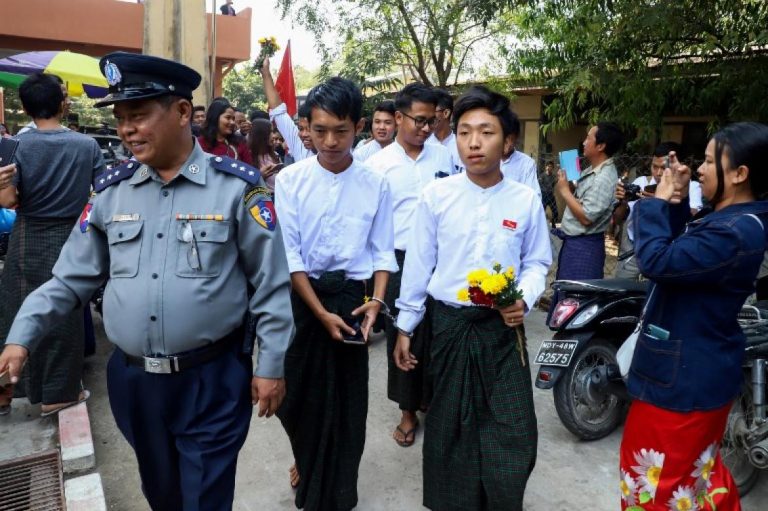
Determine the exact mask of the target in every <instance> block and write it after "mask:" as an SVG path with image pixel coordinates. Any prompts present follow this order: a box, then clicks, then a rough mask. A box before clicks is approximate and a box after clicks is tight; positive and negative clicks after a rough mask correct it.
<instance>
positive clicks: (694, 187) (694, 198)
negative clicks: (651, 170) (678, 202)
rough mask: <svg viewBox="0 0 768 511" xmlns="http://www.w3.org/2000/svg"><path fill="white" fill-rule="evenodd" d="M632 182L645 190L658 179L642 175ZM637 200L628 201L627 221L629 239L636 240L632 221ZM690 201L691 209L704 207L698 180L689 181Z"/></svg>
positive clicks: (697, 209)
mask: <svg viewBox="0 0 768 511" xmlns="http://www.w3.org/2000/svg"><path fill="white" fill-rule="evenodd" d="M632 184H633V185H637V186H639V187H640V189H641V190H644V189H645V187H646V186H651V185H655V184H656V180H655V179H654V178H653V176H640V177H638V178H636V179H635V180H634V181H632ZM636 202H637V201H631V202H629V203H628V204H629V215H628V216H627V222H626V224H625V225H626V229H627V237H628V238H629V241H634V240H635V229H634V224H633V223H632V218H633V217H632V210H633V209H634V207H635V203H636ZM688 202H689V205H690V207H691V209H695V210H696V211H699V210H700V209H701V208H703V207H704V203H703V202H702V198H701V184H699V183H698V182H697V181H691V182H689V183H688Z"/></svg>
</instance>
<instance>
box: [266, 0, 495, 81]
mask: <svg viewBox="0 0 768 511" xmlns="http://www.w3.org/2000/svg"><path fill="white" fill-rule="evenodd" d="M276 1H277V4H278V6H280V7H281V8H282V9H283V14H284V15H289V14H290V15H291V16H293V17H294V19H296V20H297V21H298V22H299V23H301V24H302V25H304V26H305V27H306V28H307V29H309V30H310V31H311V32H313V33H314V34H315V36H316V40H317V41H318V50H319V52H320V55H321V57H322V60H323V64H324V65H323V68H322V69H321V73H322V74H323V75H327V74H329V72H330V70H331V68H332V64H333V63H334V62H335V63H337V64H336V66H337V69H334V71H337V72H338V73H339V74H341V75H342V76H346V77H348V78H351V79H354V80H356V81H357V82H358V83H360V84H361V85H367V86H368V87H369V88H373V89H374V90H381V89H386V88H390V87H391V86H392V85H396V84H397V83H399V82H400V81H403V80H404V81H411V80H412V79H413V80H419V81H421V82H424V83H426V84H428V85H435V86H440V87H446V86H452V85H456V84H457V83H458V82H459V80H460V79H461V78H463V77H464V76H465V75H466V74H467V73H472V72H475V71H477V69H476V61H477V60H479V59H481V58H482V56H483V55H485V54H490V53H493V52H495V51H497V50H498V48H499V47H500V46H502V45H503V44H504V36H505V35H506V34H507V33H508V32H509V27H510V25H509V24H508V21H509V10H508V9H504V10H502V11H501V12H497V13H496V14H497V15H496V17H495V18H494V19H493V20H490V21H481V20H478V19H474V18H472V17H471V16H470V14H469V11H468V10H467V0H354V1H352V0H337V1H335V2H333V3H332V4H331V3H330V2H328V1H327V0H326V1H320V2H318V1H317V0H276ZM329 34H337V35H338V36H339V41H338V42H339V48H338V49H333V48H330V47H329V46H328V44H326V43H325V42H324V41H326V39H327V36H328V35H329ZM379 75H383V76H379ZM374 78H375V79H374ZM400 78H402V79H403V80H400Z"/></svg>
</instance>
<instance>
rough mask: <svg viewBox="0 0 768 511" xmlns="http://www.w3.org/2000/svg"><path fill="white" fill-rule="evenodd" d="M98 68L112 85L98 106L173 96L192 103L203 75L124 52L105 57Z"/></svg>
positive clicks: (177, 64) (145, 56)
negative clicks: (193, 93)
mask: <svg viewBox="0 0 768 511" xmlns="http://www.w3.org/2000/svg"><path fill="white" fill-rule="evenodd" d="M99 68H100V69H101V72H102V74H103V75H104V76H105V77H106V79H107V83H108V84H109V94H107V96H106V97H105V98H104V99H101V100H99V101H98V102H97V103H96V105H95V106H97V107H102V106H107V105H112V104H114V103H118V102H121V101H131V100H135V99H149V98H157V97H160V96H166V95H170V94H172V95H174V96H180V97H182V98H186V99H190V100H191V99H192V91H193V90H195V89H196V88H197V87H198V85H200V80H201V77H200V73H198V72H197V71H195V70H194V69H192V68H190V67H187V66H185V65H184V64H179V63H178V62H174V61H173V60H167V59H161V58H159V57H153V56H152V55H140V54H137V53H127V52H124V51H118V52H114V53H110V54H109V55H105V56H104V57H102V58H101V60H100V61H99Z"/></svg>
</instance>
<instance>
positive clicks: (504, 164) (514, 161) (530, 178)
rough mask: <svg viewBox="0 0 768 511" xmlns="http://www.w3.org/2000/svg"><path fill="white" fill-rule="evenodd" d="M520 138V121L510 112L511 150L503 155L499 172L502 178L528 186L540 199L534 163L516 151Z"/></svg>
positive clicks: (531, 159)
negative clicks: (502, 175)
mask: <svg viewBox="0 0 768 511" xmlns="http://www.w3.org/2000/svg"><path fill="white" fill-rule="evenodd" d="M519 137H520V119H519V118H518V117H517V114H516V113H515V112H512V148H511V149H510V151H509V153H504V159H502V160H501V172H502V174H504V177H506V178H508V179H514V180H515V181H517V182H518V183H523V184H524V185H528V186H530V187H531V188H533V190H534V191H535V192H536V193H537V194H538V196H539V197H541V186H540V185H539V177H538V175H537V173H536V162H535V161H534V160H533V158H531V157H530V156H528V155H527V154H525V153H524V152H522V151H518V150H517V149H516V148H515V147H516V146H517V139H518V138H519Z"/></svg>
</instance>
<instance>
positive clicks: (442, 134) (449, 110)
mask: <svg viewBox="0 0 768 511" xmlns="http://www.w3.org/2000/svg"><path fill="white" fill-rule="evenodd" d="M432 92H434V93H435V97H436V98H437V107H435V118H436V119H437V122H435V127H434V128H433V129H432V136H430V137H429V138H428V139H427V144H439V145H442V146H443V147H445V148H446V149H448V152H449V153H450V154H451V162H452V165H453V169H454V173H458V172H464V162H462V161H461V157H460V156H459V149H458V147H457V146H456V134H455V133H454V132H453V130H451V114H453V97H451V95H450V94H449V93H448V91H446V90H444V89H439V88H437V87H435V88H433V89H432Z"/></svg>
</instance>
